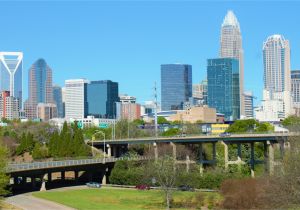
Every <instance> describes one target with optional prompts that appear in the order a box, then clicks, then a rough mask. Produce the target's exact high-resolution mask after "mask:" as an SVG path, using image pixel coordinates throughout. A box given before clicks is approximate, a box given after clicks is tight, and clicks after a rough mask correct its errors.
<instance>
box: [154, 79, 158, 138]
mask: <svg viewBox="0 0 300 210" xmlns="http://www.w3.org/2000/svg"><path fill="white" fill-rule="evenodd" d="M154 123H155V125H154V126H155V137H156V138H157V135H158V133H157V87H156V82H155V83H154Z"/></svg>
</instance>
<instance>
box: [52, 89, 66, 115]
mask: <svg viewBox="0 0 300 210" xmlns="http://www.w3.org/2000/svg"><path fill="white" fill-rule="evenodd" d="M53 101H54V103H55V104H56V108H57V117H59V118H63V117H64V107H63V101H62V91H61V87H60V86H58V85H53Z"/></svg>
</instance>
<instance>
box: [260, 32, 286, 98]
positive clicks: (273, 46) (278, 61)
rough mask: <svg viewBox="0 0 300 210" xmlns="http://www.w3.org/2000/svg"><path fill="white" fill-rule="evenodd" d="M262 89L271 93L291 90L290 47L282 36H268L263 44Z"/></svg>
mask: <svg viewBox="0 0 300 210" xmlns="http://www.w3.org/2000/svg"><path fill="white" fill-rule="evenodd" d="M263 60H264V89H265V90H267V91H270V92H271V93H273V92H283V91H290V90H291V69H290V66H291V65H290V45H289V41H288V40H285V39H284V37H283V36H282V35H278V34H275V35H272V36H269V37H268V39H267V41H266V42H264V44H263Z"/></svg>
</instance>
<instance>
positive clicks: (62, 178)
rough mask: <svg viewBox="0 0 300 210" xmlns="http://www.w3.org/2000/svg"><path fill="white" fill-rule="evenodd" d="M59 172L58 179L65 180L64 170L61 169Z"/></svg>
mask: <svg viewBox="0 0 300 210" xmlns="http://www.w3.org/2000/svg"><path fill="white" fill-rule="evenodd" d="M60 174H61V175H60V177H61V178H60V179H61V180H63V181H64V180H65V178H66V176H65V172H64V171H62V172H60Z"/></svg>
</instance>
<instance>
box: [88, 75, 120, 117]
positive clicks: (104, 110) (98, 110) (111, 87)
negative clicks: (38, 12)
mask: <svg viewBox="0 0 300 210" xmlns="http://www.w3.org/2000/svg"><path fill="white" fill-rule="evenodd" d="M118 101H119V87H118V83H117V82H112V81H110V80H102V81H91V82H90V83H89V84H88V85H87V115H90V116H94V117H96V118H111V119H114V118H116V102H118Z"/></svg>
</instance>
